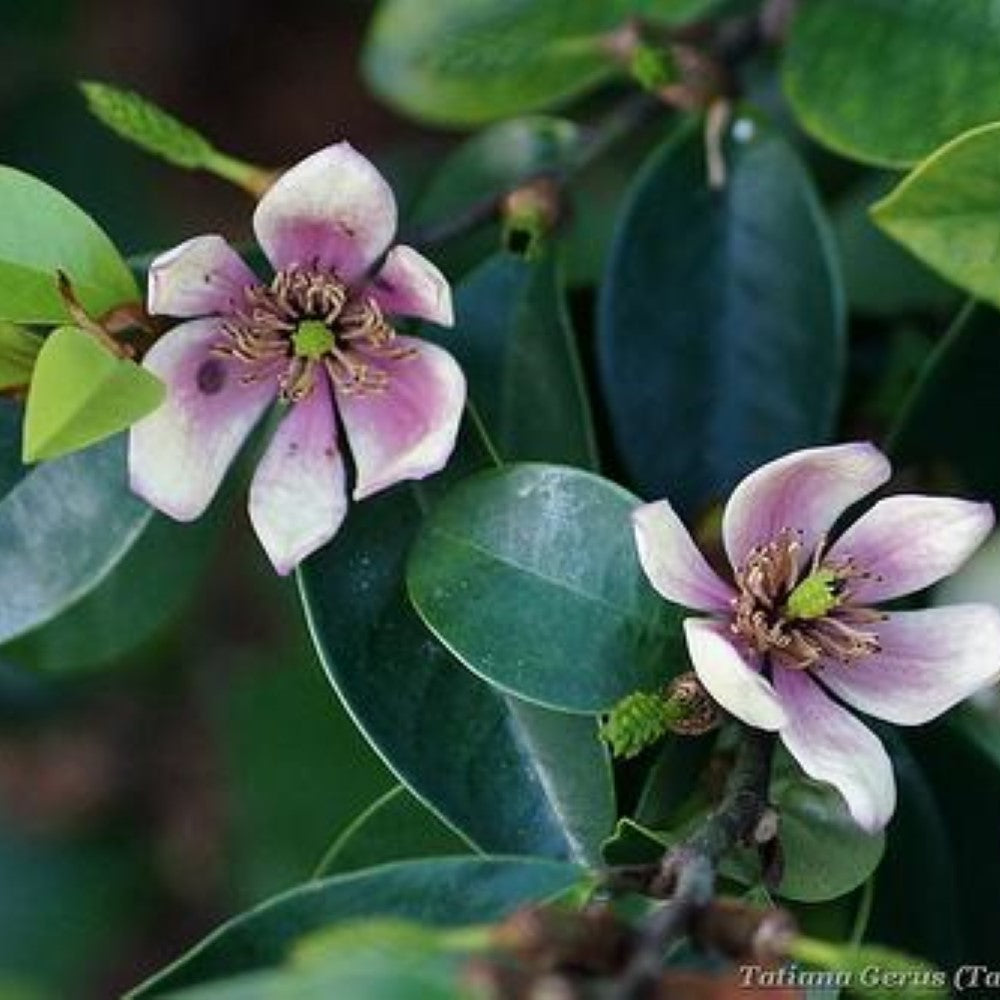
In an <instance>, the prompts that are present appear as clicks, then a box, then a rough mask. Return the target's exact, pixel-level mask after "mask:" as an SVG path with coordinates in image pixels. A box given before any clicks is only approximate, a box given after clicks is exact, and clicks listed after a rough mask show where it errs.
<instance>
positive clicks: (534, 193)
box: [500, 177, 560, 258]
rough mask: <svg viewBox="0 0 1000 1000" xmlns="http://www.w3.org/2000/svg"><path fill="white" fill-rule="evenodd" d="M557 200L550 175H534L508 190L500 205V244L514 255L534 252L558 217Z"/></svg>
mask: <svg viewBox="0 0 1000 1000" xmlns="http://www.w3.org/2000/svg"><path fill="white" fill-rule="evenodd" d="M559 204H560V195H559V185H558V183H557V182H556V180H555V179H554V178H552V177H536V178H535V179H534V180H532V181H528V182H527V183H525V184H522V185H521V186H520V187H519V188H516V189H515V190H513V191H511V192H510V194H508V195H507V196H506V197H505V198H504V200H503V203H502V204H501V206H500V217H501V219H502V220H503V245H504V246H505V247H506V248H507V249H508V250H509V251H510V252H511V253H516V254H517V255H518V256H521V257H527V258H531V257H534V256H536V255H537V254H538V252H539V249H540V248H541V246H542V244H543V243H544V241H545V238H546V237H547V236H548V235H549V233H551V232H552V230H553V229H555V227H556V223H557V222H558V221H559Z"/></svg>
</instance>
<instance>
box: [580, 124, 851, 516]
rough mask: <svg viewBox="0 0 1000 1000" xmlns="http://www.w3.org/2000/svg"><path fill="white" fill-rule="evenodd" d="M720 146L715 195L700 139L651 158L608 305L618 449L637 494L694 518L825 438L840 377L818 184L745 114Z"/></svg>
mask: <svg viewBox="0 0 1000 1000" xmlns="http://www.w3.org/2000/svg"><path fill="white" fill-rule="evenodd" d="M724 152H725V157H726V163H727V171H728V178H727V183H726V187H725V189H724V190H722V191H714V190H711V189H710V188H709V186H708V182H707V177H706V165H705V156H704V152H703V141H702V138H701V135H700V133H698V132H695V131H692V130H690V129H688V130H685V131H683V132H682V133H681V134H680V135H678V136H677V137H676V138H675V139H672V140H669V141H668V142H667V143H666V144H665V145H664V146H663V147H662V148H660V149H659V150H657V151H656V152H655V153H654V154H653V156H652V157H651V158H650V160H649V162H648V163H647V165H646V167H645V168H644V170H643V171H642V172H641V174H640V175H639V177H638V178H637V180H636V182H635V185H634V188H633V190H632V193H631V195H630V198H629V201H628V204H627V205H626V206H625V209H624V211H623V215H622V218H621V221H620V224H619V228H618V232H617V236H616V238H615V242H614V246H613V248H612V252H611V259H610V262H609V266H608V272H607V275H606V280H605V282H604V285H603V288H602V294H601V301H600V312H599V345H598V346H599V360H600V374H601V379H602V383H603V386H604V395H605V399H606V403H607V406H608V408H609V411H610V417H611V423H612V430H613V432H614V438H615V443H616V444H617V447H618V451H619V453H620V456H621V458H622V460H623V462H624V464H625V467H626V470H627V472H628V474H629V476H630V478H631V480H632V481H633V482H634V483H635V484H636V485H637V486H638V489H639V491H640V492H641V493H642V494H643V495H645V496H648V497H651V498H652V497H661V496H663V495H667V496H669V497H670V499H671V500H673V501H674V502H675V503H676V504H677V505H678V506H679V507H680V508H681V509H682V510H683V511H684V512H685V513H687V514H693V513H695V512H697V511H699V510H700V509H701V508H702V507H704V506H705V505H707V504H709V503H711V502H713V501H715V500H718V499H719V498H720V497H722V496H724V495H726V494H727V493H728V492H729V490H730V489H731V488H732V487H733V486H734V485H735V483H736V482H737V481H738V480H739V479H740V478H741V477H742V476H743V475H745V474H746V473H747V472H749V471H750V470H751V469H753V468H755V467H757V466H758V465H761V464H763V463H764V462H765V461H767V460H769V459H771V458H774V457H775V456H776V455H779V454H782V453H784V452H787V451H790V450H793V449H795V448H800V447H803V446H806V445H811V444H817V443H819V442H822V441H824V440H825V439H826V438H827V436H828V435H829V434H830V432H831V430H832V426H833V420H834V415H835V413H836V409H837V405H838V401H839V399H840V389H841V379H842V373H843V363H844V310H843V303H842V294H841V289H840V279H839V274H838V270H837V264H836V254H835V251H834V249H833V243H832V239H831V236H830V234H829V231H828V227H827V224H826V222H825V220H824V217H823V215H822V211H821V209H820V207H819V204H818V202H817V200H816V196H815V193H814V191H813V188H812V185H811V183H810V181H809V178H808V176H807V175H806V173H805V171H804V170H803V168H802V166H801V165H800V163H799V162H798V160H797V159H796V157H795V155H794V153H793V152H792V151H791V150H790V149H789V148H788V147H787V146H786V145H785V143H784V142H783V141H782V140H781V139H780V138H778V137H776V136H775V135H774V134H772V133H771V132H770V131H769V130H768V129H766V128H765V127H763V126H762V125H761V124H760V123H758V122H756V121H753V120H751V119H750V118H747V117H745V116H743V117H738V118H737V120H736V122H735V124H734V125H733V126H732V127H731V129H730V133H729V137H728V140H727V142H726V145H725V150H724ZM793 262H794V263H793Z"/></svg>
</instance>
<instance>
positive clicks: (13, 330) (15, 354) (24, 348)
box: [0, 321, 42, 390]
mask: <svg viewBox="0 0 1000 1000" xmlns="http://www.w3.org/2000/svg"><path fill="white" fill-rule="evenodd" d="M41 347H42V338H41V337H39V336H38V335H37V334H34V333H31V332H29V331H28V330H25V329H23V328H22V327H19V326H17V325H16V324H15V323H5V322H2V321H0V390H2V389H12V388H15V387H18V386H26V385H27V384H28V383H29V382H30V381H31V372H32V369H33V368H34V367H35V358H37V357H38V352H39V351H40V350H41Z"/></svg>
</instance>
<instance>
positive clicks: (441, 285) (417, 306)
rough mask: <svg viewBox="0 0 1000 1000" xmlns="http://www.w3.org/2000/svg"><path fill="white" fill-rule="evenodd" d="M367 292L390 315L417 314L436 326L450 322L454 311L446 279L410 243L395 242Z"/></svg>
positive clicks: (453, 317) (447, 324) (452, 319)
mask: <svg viewBox="0 0 1000 1000" xmlns="http://www.w3.org/2000/svg"><path fill="white" fill-rule="evenodd" d="M368 294H369V295H371V297H372V298H373V299H375V301H376V302H378V304H379V306H380V307H381V309H382V311H383V312H384V313H386V314H387V315H390V316H416V317H417V318H418V319H426V320H430V321H431V322H432V323H437V324H438V325H439V326H451V325H452V324H453V323H454V322H455V314H454V310H453V308H452V302H451V286H450V285H449V284H448V279H447V278H446V277H445V276H444V275H443V274H442V273H441V272H440V271H439V270H438V269H437V268H436V267H435V266H434V265H433V264H432V263H431V262H430V261H429V260H428V259H427V258H426V257H424V256H423V255H422V254H419V253H417V251H416V250H414V249H413V248H412V247H408V246H404V245H402V244H399V245H397V246H394V247H393V248H392V249H391V250H390V251H389V253H388V254H387V256H386V258H385V263H384V264H383V265H382V267H381V269H380V270H379V272H378V274H377V275H376V276H375V277H374V278H373V279H372V282H371V284H370V285H369V286H368Z"/></svg>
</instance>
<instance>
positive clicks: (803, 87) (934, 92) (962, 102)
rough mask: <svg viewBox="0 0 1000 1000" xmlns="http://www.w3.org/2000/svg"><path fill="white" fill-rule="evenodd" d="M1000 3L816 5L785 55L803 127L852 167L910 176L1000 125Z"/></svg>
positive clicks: (848, 0)
mask: <svg viewBox="0 0 1000 1000" xmlns="http://www.w3.org/2000/svg"><path fill="white" fill-rule="evenodd" d="M998 22H1000V0H971V2H970V0H966V2H964V3H941V2H940V0H809V3H804V4H802V5H801V6H800V7H799V11H798V14H797V16H796V18H795V21H794V23H793V25H792V32H791V37H790V39H789V42H788V45H787V47H786V49H785V62H784V83H785V91H786V93H787V95H788V98H789V100H790V101H791V102H792V107H793V108H794V110H795V112H796V113H797V115H798V116H799V119H800V120H801V121H802V123H803V125H805V127H806V128H807V129H808V130H809V131H810V132H811V133H812V134H813V135H814V136H815V137H816V138H817V139H819V140H820V141H821V142H824V143H826V144H827V145H828V146H830V147H831V148H832V149H835V150H836V151H837V152H839V153H842V154H844V155H845V156H849V157H852V158H854V159H858V160H862V161H864V162H867V163H879V164H884V165H886V166H896V167H900V166H907V165H909V164H912V163H915V162H916V161H917V160H920V159H922V158H923V157H925V156H927V155H928V154H929V153H930V152H931V151H932V150H933V149H934V148H935V147H937V146H940V145H941V144H942V143H944V142H947V141H948V140H949V139H951V138H952V137H953V136H956V135H958V133H959V132H964V131H965V130H966V129H969V128H972V127H973V126H975V125H981V124H983V123H984V122H988V121H992V120H994V119H996V118H1000V78H998V77H997V74H996V72H995V71H994V67H995V66H996V64H997V62H998V61H1000V34H998V33H997V24H998Z"/></svg>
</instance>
